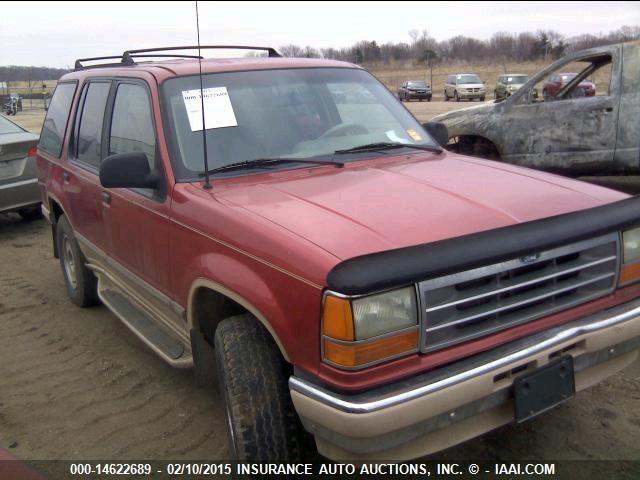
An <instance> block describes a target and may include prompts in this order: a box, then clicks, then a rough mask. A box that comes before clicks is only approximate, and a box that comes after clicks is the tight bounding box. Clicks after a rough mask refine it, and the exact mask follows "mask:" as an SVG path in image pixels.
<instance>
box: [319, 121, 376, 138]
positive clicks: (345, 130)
mask: <svg viewBox="0 0 640 480" xmlns="http://www.w3.org/2000/svg"><path fill="white" fill-rule="evenodd" d="M349 133H352V134H353V135H359V134H365V133H369V130H367V129H366V128H365V127H363V126H362V125H358V124H357V123H352V122H348V123H339V124H338V125H334V126H333V127H331V128H330V129H329V130H327V131H326V132H324V133H323V134H322V135H320V137H319V138H333V137H343V136H345V135H347V134H349Z"/></svg>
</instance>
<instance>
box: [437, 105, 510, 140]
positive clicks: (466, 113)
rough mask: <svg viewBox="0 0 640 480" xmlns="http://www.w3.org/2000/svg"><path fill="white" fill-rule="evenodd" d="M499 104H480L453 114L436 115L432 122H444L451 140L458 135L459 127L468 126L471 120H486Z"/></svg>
mask: <svg viewBox="0 0 640 480" xmlns="http://www.w3.org/2000/svg"><path fill="white" fill-rule="evenodd" d="M497 105H498V103H492V102H489V103H480V104H478V105H473V106H471V107H467V108H461V109H458V110H453V111H451V112H447V113H442V114H440V115H436V116H435V117H433V118H432V119H431V121H432V122H442V123H444V124H445V125H446V126H447V129H448V130H449V138H451V137H454V136H456V135H458V131H457V129H458V127H460V126H462V125H464V124H467V123H468V122H469V121H470V119H473V118H475V117H476V116H479V117H480V118H486V116H487V115H489V114H490V113H491V112H493V111H494V110H495V109H496V107H497Z"/></svg>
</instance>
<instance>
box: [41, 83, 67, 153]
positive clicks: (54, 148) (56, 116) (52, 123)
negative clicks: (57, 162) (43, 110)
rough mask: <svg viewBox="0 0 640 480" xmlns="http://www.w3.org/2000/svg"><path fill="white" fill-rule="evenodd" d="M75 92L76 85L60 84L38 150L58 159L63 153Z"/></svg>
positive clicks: (54, 95) (50, 106)
mask: <svg viewBox="0 0 640 480" xmlns="http://www.w3.org/2000/svg"><path fill="white" fill-rule="evenodd" d="M75 91H76V84H75V83H60V84H58V86H57V87H56V91H55V92H54V93H53V98H52V99H51V104H50V105H49V110H48V111H47V117H46V118H45V120H44V125H43V126H42V133H41V134H40V143H39V144H38V148H40V149H41V150H44V151H45V152H48V153H50V154H52V155H55V156H56V157H59V156H60V153H61V152H62V142H63V140H64V132H65V131H66V128H67V120H68V119H69V111H70V110H71V102H72V101H73V94H74V93H75Z"/></svg>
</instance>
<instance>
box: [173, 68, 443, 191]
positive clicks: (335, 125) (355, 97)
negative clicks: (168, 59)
mask: <svg viewBox="0 0 640 480" xmlns="http://www.w3.org/2000/svg"><path fill="white" fill-rule="evenodd" d="M203 86H204V89H205V125H206V127H207V128H206V140H207V155H208V163H209V169H213V168H217V167H221V166H224V165H229V164H232V163H236V162H241V161H247V160H253V159H260V158H274V157H278V158H281V157H294V158H309V159H312V158H313V159H323V158H324V159H331V158H333V156H334V152H335V151H336V150H345V149H350V148H353V147H357V146H360V145H366V144H371V143H384V142H386V143H389V142H393V143H406V144H414V145H431V146H436V143H435V142H434V141H433V140H432V139H431V138H430V137H429V136H428V134H427V133H426V132H425V131H424V129H423V128H422V126H421V125H420V124H419V123H418V122H417V121H416V119H415V118H414V117H413V116H412V115H411V114H410V113H409V112H408V111H407V110H406V109H405V108H404V107H403V106H402V105H401V104H400V103H399V102H398V101H397V99H396V98H395V97H394V96H393V95H392V94H391V93H390V92H389V91H388V90H387V89H386V88H385V87H384V85H382V84H381V83H380V82H378V81H377V80H376V79H375V78H374V77H373V76H372V75H371V74H369V73H368V72H366V71H364V70H359V69H352V68H313V69H308V68H305V69H282V70H256V71H248V72H247V71H245V72H228V73H217V74H208V75H205V76H204V79H203ZM199 87H200V82H199V79H198V77H197V76H189V77H175V78H172V79H169V80H167V81H166V82H165V83H164V84H163V87H162V90H163V92H162V93H163V101H164V104H165V109H164V110H165V115H166V118H165V122H166V123H167V125H166V129H165V130H166V131H168V132H170V138H169V143H170V145H169V146H170V149H171V153H172V155H171V156H172V162H173V163H174V170H175V171H176V177H177V178H178V179H181V180H183V181H184V180H194V179H196V178H198V174H199V173H201V172H203V171H204V162H203V151H202V145H203V142H202V109H201V106H200V105H201V99H200V94H199ZM383 154H389V152H384V151H380V152H375V151H369V152H365V153H362V152H354V153H350V154H348V155H341V156H340V161H341V162H342V161H350V160H359V159H362V158H366V157H370V156H375V155H383ZM394 154H397V150H394ZM264 168H271V169H273V168H297V165H296V164H292V163H280V164H276V165H270V166H265V167H264ZM254 171H255V170H252V171H251V172H252V173H253V172H254ZM243 173H246V172H242V171H230V172H221V173H219V174H218V175H238V174H243Z"/></svg>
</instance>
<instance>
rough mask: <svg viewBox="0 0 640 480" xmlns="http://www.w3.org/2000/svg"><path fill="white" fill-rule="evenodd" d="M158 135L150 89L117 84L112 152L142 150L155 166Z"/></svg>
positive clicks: (153, 166) (111, 139) (112, 124)
mask: <svg viewBox="0 0 640 480" xmlns="http://www.w3.org/2000/svg"><path fill="white" fill-rule="evenodd" d="M155 150H156V137H155V133H154V130H153V119H152V117H151V105H150V103H149V95H148V93H147V90H146V89H145V88H144V87H142V86H141V85H134V84H129V83H122V84H120V85H119V86H118V91H117V92H116V100H115V104H114V106H113V115H112V117H111V133H110V135H109V155H113V154H116V153H130V152H143V153H145V154H146V155H147V160H149V168H150V169H151V171H153V170H155Z"/></svg>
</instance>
